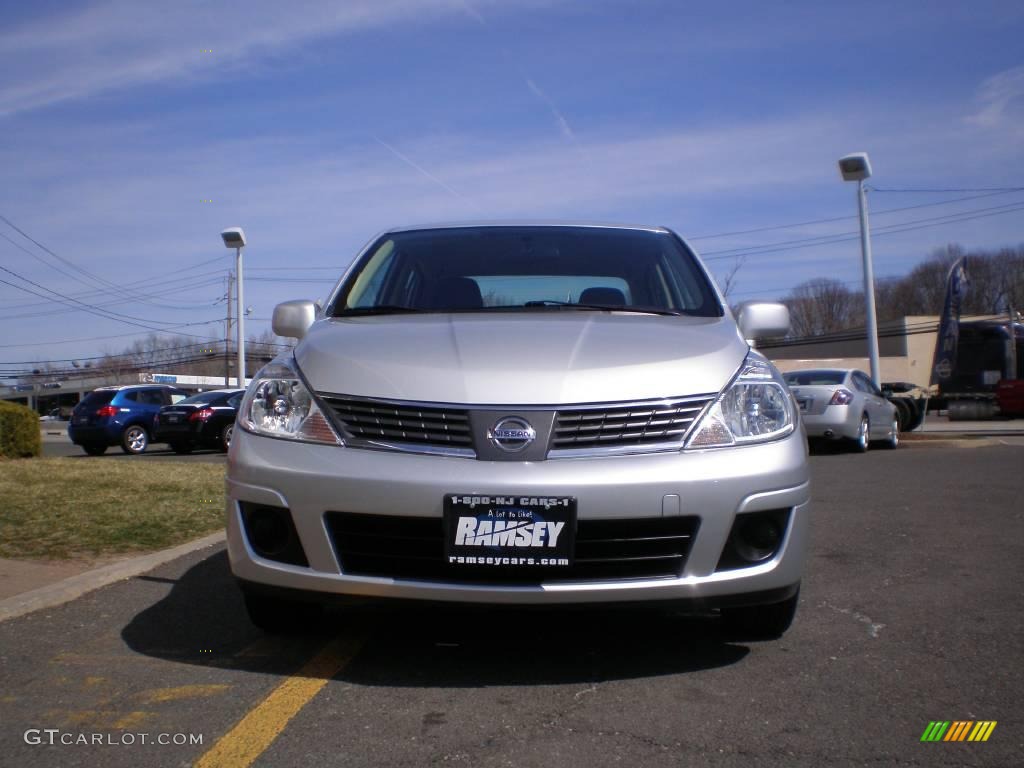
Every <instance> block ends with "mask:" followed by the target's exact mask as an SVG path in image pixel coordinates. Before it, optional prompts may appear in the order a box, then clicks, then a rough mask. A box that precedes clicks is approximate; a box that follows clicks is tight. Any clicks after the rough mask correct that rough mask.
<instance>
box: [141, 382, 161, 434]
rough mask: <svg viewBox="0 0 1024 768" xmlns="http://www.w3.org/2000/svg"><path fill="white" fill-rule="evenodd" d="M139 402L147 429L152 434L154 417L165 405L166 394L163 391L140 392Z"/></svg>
mask: <svg viewBox="0 0 1024 768" xmlns="http://www.w3.org/2000/svg"><path fill="white" fill-rule="evenodd" d="M138 402H139V408H140V410H142V412H143V419H144V420H145V425H146V429H148V430H150V431H151V432H152V430H153V417H154V416H156V414H157V413H158V412H159V411H160V408H161V407H163V405H164V392H163V390H161V389H142V390H139V397H138Z"/></svg>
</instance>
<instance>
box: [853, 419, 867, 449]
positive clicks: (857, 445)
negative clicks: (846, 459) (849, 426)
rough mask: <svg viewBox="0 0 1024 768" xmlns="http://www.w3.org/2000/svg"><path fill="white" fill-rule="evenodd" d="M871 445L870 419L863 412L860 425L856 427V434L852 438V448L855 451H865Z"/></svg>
mask: <svg viewBox="0 0 1024 768" xmlns="http://www.w3.org/2000/svg"><path fill="white" fill-rule="evenodd" d="M870 447H871V420H870V419H868V415H867V414H866V413H865V414H864V415H863V416H861V417H860V427H859V428H858V429H857V436H856V437H855V438H854V439H853V450H855V451H856V452H857V453H867V452H868V448H870Z"/></svg>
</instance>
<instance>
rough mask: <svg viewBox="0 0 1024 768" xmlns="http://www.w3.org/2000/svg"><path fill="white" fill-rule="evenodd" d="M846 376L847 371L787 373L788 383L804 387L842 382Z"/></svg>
mask: <svg viewBox="0 0 1024 768" xmlns="http://www.w3.org/2000/svg"><path fill="white" fill-rule="evenodd" d="M845 378H846V371H793V372H792V373H787V374H785V379H786V383H787V384H789V385H790V386H803V387H810V386H815V385H822V386H828V385H834V384H842V383H843V379H845Z"/></svg>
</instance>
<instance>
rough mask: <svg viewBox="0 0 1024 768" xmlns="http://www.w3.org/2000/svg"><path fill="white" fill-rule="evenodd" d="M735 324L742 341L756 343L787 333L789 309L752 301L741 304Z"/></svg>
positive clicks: (781, 305)
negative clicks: (741, 335) (747, 340)
mask: <svg viewBox="0 0 1024 768" xmlns="http://www.w3.org/2000/svg"><path fill="white" fill-rule="evenodd" d="M736 323H737V324H738V325H739V327H740V333H741V334H743V338H744V339H750V340H752V341H758V340H760V339H770V338H773V337H778V336H785V335H786V334H787V333H789V308H788V307H787V306H786V305H785V304H775V303H773V302H767V301H752V302H748V303H746V304H741V305H740V308H739V312H737V314H736Z"/></svg>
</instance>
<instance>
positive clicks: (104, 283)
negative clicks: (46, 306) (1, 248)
mask: <svg viewBox="0 0 1024 768" xmlns="http://www.w3.org/2000/svg"><path fill="white" fill-rule="evenodd" d="M0 221H3V222H4V223H6V224H7V226H9V227H10V228H11V229H13V230H14V231H15V232H17V233H18V234H19V235H21V236H22V237H24V238H25V239H26V240H28V241H29V242H31V243H33V244H34V245H35V246H36V247H37V248H39V249H40V250H42V251H44V252H45V253H47V254H49V255H50V256H52V257H53V258H54V259H56V260H57V261H59V262H61V263H62V264H65V265H67V266H68V267H70V268H71V269H73V270H75V271H76V272H79V273H81V274H83V275H85V276H86V277H88V278H89V279H90V280H91V281H92V282H93V283H95V284H96V285H98V286H100V289H101V290H103V291H105V292H108V293H109V292H111V291H113V292H114V293H116V294H119V295H121V297H122V298H124V299H126V300H129V301H138V302H142V303H144V304H153V303H152V302H149V301H146V299H145V298H144V297H143V296H141V295H138V294H133V293H132V292H130V291H129V290H127V289H126V288H124V287H122V286H119V285H117V284H116V283H114V282H111V281H110V280H107V279H105V278H102V277H99V276H98V275H94V274H93V273H92V272H89V271H88V270H86V269H84V268H82V267H80V266H78V265H77V264H75V263H74V262H72V261H70V260H69V259H66V258H64V257H63V256H61V255H60V254H58V253H55V252H54V251H53V250H51V249H50V248H48V247H47V246H45V245H43V244H42V243H41V242H39V241H38V240H36V239H35V238H34V237H32V236H31V235H30V234H28V232H26V231H25V230H23V229H21V228H20V227H18V225H16V224H15V223H14V222H13V221H11V220H10V219H9V218H7V217H6V216H4V215H3V214H0ZM0 234H2V233H0ZM4 239H6V240H7V241H8V242H10V243H12V244H13V245H15V246H16V247H18V248H20V249H21V250H22V251H24V252H25V253H27V254H28V255H29V256H32V258H34V259H36V260H37V261H41V262H42V263H43V264H46V266H49V267H50V268H51V269H55V270H57V271H58V272H61V274H64V275H66V276H68V277H71V278H72V279H75V280H77V281H78V282H80V283H82V284H83V285H88V284H87V283H85V281H84V280H82V279H81V278H77V277H75V276H74V275H70V274H69V273H67V272H65V271H63V270H61V269H59V268H57V267H54V266H53V265H52V264H49V263H48V262H46V261H44V260H43V259H41V258H40V257H39V256H38V255H36V254H33V253H32V252H30V251H28V250H26V249H25V248H23V247H22V246H20V245H19V244H18V243H15V242H14V241H13V240H11V239H10V238H9V237H6V236H4ZM47 290H48V289H47ZM153 305H154V306H159V305H156V304H153Z"/></svg>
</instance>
